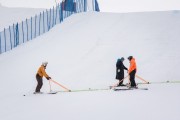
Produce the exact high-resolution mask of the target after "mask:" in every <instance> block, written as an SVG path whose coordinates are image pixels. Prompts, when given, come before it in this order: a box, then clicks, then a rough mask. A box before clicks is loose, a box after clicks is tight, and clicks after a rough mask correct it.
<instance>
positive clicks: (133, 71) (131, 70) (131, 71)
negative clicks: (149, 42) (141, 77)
mask: <svg viewBox="0 0 180 120" xmlns="http://www.w3.org/2000/svg"><path fill="white" fill-rule="evenodd" d="M128 60H129V62H130V66H129V76H130V82H131V87H134V88H136V87H137V86H136V82H135V75H136V71H137V67H136V61H135V59H134V58H133V56H129V57H128Z"/></svg>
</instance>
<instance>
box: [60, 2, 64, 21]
mask: <svg viewBox="0 0 180 120" xmlns="http://www.w3.org/2000/svg"><path fill="white" fill-rule="evenodd" d="M60 13H61V17H60V23H61V22H63V4H62V3H61V9H60Z"/></svg>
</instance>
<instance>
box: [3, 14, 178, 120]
mask: <svg viewBox="0 0 180 120" xmlns="http://www.w3.org/2000/svg"><path fill="white" fill-rule="evenodd" d="M179 39H180V12H179V11H164V12H144V13H143V12H142V13H121V14H120V13H117V14H115V13H114V14H113V13H97V12H88V13H81V14H76V15H72V16H71V17H69V18H67V19H66V20H65V21H64V22H63V23H62V24H59V25H57V26H56V27H54V28H53V29H51V30H50V32H48V33H46V34H44V35H42V36H40V37H38V38H36V39H34V40H32V41H29V42H27V43H24V44H22V45H20V46H18V47H17V48H15V49H13V50H12V51H8V52H6V53H3V54H1V55H0V66H1V67H0V73H1V79H0V81H1V84H0V91H1V95H0V99H1V102H0V106H1V107H0V113H1V114H0V119H1V120H38V119H42V120H50V119H52V120H59V119H62V120H72V119H73V120H120V119H125V120H179V119H180V116H179V114H180V111H179V108H180V102H179V99H180V94H179V93H178V91H180V84H179V83H171V82H174V81H180V74H179V72H178V71H179V62H180V54H179V52H178V51H179V49H180V48H179V45H180V40H179ZM130 55H132V56H134V58H135V59H136V62H137V75H139V76H140V77H142V78H144V79H145V80H146V81H149V82H150V83H152V84H149V85H143V84H140V85H139V87H143V88H144V87H145V88H148V89H149V90H147V91H145V90H129V91H119V92H115V91H113V90H99V91H84V92H83V91H82V92H60V93H57V94H55V95H52V94H42V95H34V94H32V93H33V92H34V90H35V87H36V84H37V83H36V79H35V74H36V72H37V69H38V68H39V67H40V65H41V63H42V62H43V61H48V63H49V64H48V66H47V69H46V72H47V73H48V75H49V76H51V77H52V79H53V80H55V81H57V82H59V83H61V84H62V85H64V86H66V87H67V88H69V89H71V90H77V89H89V88H90V89H105V88H108V86H109V85H113V84H115V83H116V82H117V81H116V80H115V74H116V73H115V72H116V68H115V65H116V61H117V59H118V58H120V57H124V58H125V61H124V65H125V66H126V67H129V61H128V60H127V57H128V56H130ZM125 73H126V72H125ZM125 75H127V73H126V74H125ZM166 81H169V83H160V82H166ZM43 82H44V85H43V88H42V90H41V91H42V92H48V91H49V89H50V88H49V82H48V81H47V80H46V79H45V78H44V80H43ZM127 82H128V80H125V81H124V83H127ZM136 82H137V83H142V82H143V81H141V80H140V79H138V78H136ZM155 83H157V84H155ZM51 86H52V89H53V90H63V89H62V88H61V87H59V86H58V85H56V84H53V83H51ZM23 95H25V96H23Z"/></svg>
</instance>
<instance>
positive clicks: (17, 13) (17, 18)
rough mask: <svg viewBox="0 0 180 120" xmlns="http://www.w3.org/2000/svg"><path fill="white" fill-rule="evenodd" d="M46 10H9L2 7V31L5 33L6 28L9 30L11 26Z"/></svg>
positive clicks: (0, 27)
mask: <svg viewBox="0 0 180 120" xmlns="http://www.w3.org/2000/svg"><path fill="white" fill-rule="evenodd" d="M43 10H44V9H35V8H8V7H4V6H2V5H0V16H1V20H0V31H3V30H4V28H8V27H9V25H10V26H11V25H13V23H14V24H16V23H17V22H18V23H20V22H22V21H24V20H25V19H26V18H27V19H29V18H30V17H31V16H35V15H36V14H39V13H40V12H42V11H43Z"/></svg>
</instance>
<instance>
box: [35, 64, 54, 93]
mask: <svg viewBox="0 0 180 120" xmlns="http://www.w3.org/2000/svg"><path fill="white" fill-rule="evenodd" d="M47 64H48V62H43V63H42V65H41V66H40V67H39V69H38V71H37V74H36V80H37V86H36V90H35V92H34V94H41V93H42V92H41V91H40V90H41V88H42V85H43V76H44V77H46V79H47V80H50V79H51V77H49V75H47V73H46V71H45V69H46V66H47Z"/></svg>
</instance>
